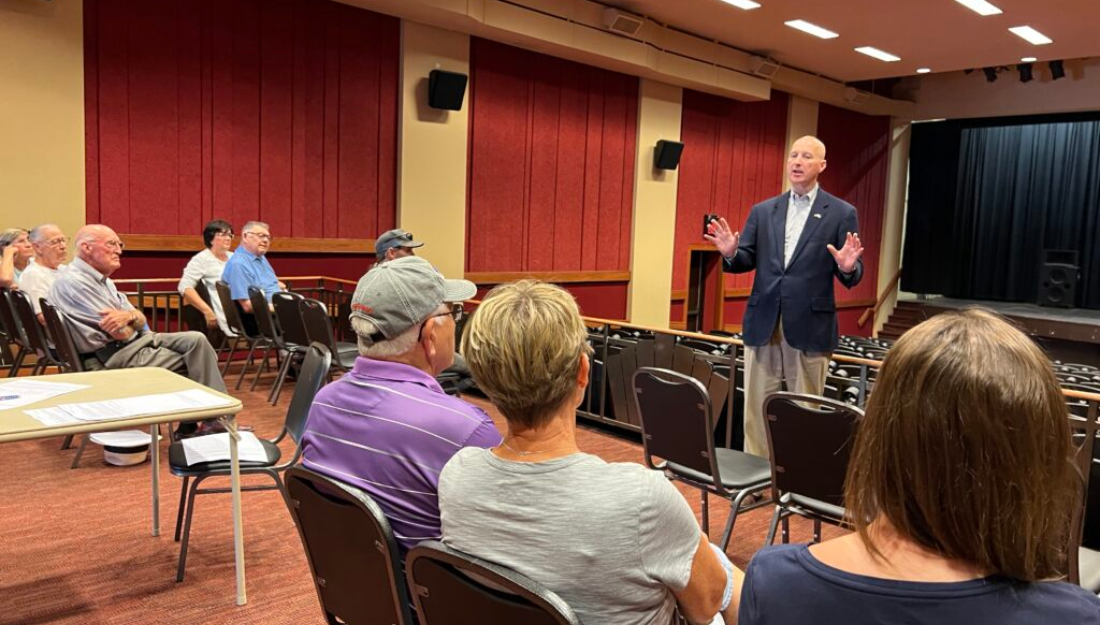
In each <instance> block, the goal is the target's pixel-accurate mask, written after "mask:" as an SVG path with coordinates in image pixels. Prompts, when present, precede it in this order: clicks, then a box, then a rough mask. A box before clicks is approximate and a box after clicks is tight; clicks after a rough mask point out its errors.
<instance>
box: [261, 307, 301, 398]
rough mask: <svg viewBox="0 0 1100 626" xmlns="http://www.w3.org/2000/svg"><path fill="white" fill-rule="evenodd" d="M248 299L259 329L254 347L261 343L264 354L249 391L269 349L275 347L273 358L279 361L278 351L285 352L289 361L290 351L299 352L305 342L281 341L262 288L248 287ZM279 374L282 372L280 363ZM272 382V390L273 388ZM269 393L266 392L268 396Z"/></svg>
mask: <svg viewBox="0 0 1100 626" xmlns="http://www.w3.org/2000/svg"><path fill="white" fill-rule="evenodd" d="M248 300H249V302H251V303H252V316H253V317H254V318H255V319H256V328H258V329H259V331H260V341H259V342H257V344H256V347H257V348H259V347H260V346H261V345H262V346H263V349H264V354H263V356H262V357H260V367H259V368H258V369H257V370H256V377H255V378H253V379H252V387H250V388H249V391H256V383H258V382H260V376H262V375H263V373H264V370H266V369H267V362H268V357H269V356H270V354H271V349H272V348H275V360H276V362H278V361H279V353H280V351H282V352H286V353H287V357H288V358H287V359H286V360H287V361H290V358H289V357H290V352H291V351H293V352H301V351H303V350H304V349H305V344H303V345H301V346H298V345H293V346H291V345H288V344H287V343H286V342H284V341H283V334H282V332H280V331H279V325H278V324H277V323H276V322H275V317H274V316H273V315H272V314H271V307H270V305H268V303H267V297H265V296H264V292H263V289H260V288H259V287H249V288H248ZM278 372H279V374H281V373H282V372H283V368H282V364H281V363H280V366H279V369H278ZM275 382H276V383H278V382H279V376H278V375H276V377H275ZM274 388H275V387H274V384H273V385H272V390H274ZM270 397H271V394H268V398H270Z"/></svg>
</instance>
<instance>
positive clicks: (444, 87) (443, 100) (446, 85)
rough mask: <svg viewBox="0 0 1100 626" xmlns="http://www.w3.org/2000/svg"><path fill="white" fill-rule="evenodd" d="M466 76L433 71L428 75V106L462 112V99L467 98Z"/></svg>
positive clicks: (444, 71)
mask: <svg viewBox="0 0 1100 626" xmlns="http://www.w3.org/2000/svg"><path fill="white" fill-rule="evenodd" d="M466 80H467V77H466V75H465V74H460V73H458V72H448V71H446V70H432V71H431V73H429V74H428V106H430V107H432V108H433V109H446V110H448V111H460V110H462V99H463V98H464V97H465V96H466Z"/></svg>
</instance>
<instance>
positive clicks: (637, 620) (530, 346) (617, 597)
mask: <svg viewBox="0 0 1100 626" xmlns="http://www.w3.org/2000/svg"><path fill="white" fill-rule="evenodd" d="M586 338H587V330H586V329H585V326H584V322H583V321H582V320H581V317H580V313H579V311H578V310H577V303H576V302H575V301H574V300H573V297H572V296H570V295H569V294H568V293H567V292H566V291H565V290H563V289H562V288H560V287H556V286H554V285H549V284H546V283H541V282H538V281H531V280H524V281H519V282H517V283H511V284H507V285H501V286H499V287H497V288H495V289H493V291H491V292H490V293H489V295H488V296H487V297H486V298H485V300H484V301H483V302H482V303H481V306H479V307H478V310H477V312H476V313H474V316H473V318H471V319H470V322H469V323H468V324H467V325H466V331H465V334H464V336H463V340H462V348H463V351H464V352H465V354H466V359H467V361H469V363H470V369H471V370H472V371H473V373H474V378H475V379H476V380H477V383H478V386H479V387H480V388H481V390H482V391H484V392H485V393H486V394H487V395H488V396H489V398H490V399H491V400H492V401H493V404H495V405H496V406H497V408H499V409H500V412H501V413H503V414H504V417H505V419H507V421H508V432H507V434H506V435H505V437H504V442H503V443H502V444H501V445H500V446H499V447H496V448H493V449H492V450H476V449H472V448H467V449H465V450H461V451H459V452H458V453H457V454H455V455H454V458H452V459H451V461H450V462H449V463H447V466H446V467H445V468H443V473H442V474H440V476H439V508H440V511H441V512H442V520H443V542H444V543H446V544H447V545H449V546H451V547H453V548H455V549H457V550H461V551H463V552H466V553H469V554H472V555H474V556H477V557H480V558H483V559H486V560H488V561H492V562H494V563H500V564H501V565H505V566H507V567H510V568H512V569H515V570H517V571H518V572H520V573H522V574H525V575H527V576H529V577H531V578H533V579H535V580H536V581H538V582H540V583H542V584H543V585H545V586H546V587H547V588H549V589H550V590H551V591H553V592H555V593H557V594H558V595H559V596H561V597H562V599H563V600H565V601H566V602H567V603H569V605H570V606H571V607H572V608H573V610H574V611H576V612H577V616H578V617H579V618H580V621H581V623H583V624H672V623H674V622H672V621H671V620H672V619H673V618H674V617H675V613H676V608H677V607H679V609H680V612H681V613H682V614H683V616H684V617H686V618H687V619H688V621H689V622H692V623H704V624H705V623H707V622H710V621H711V620H712V619H713V618H714V617H715V615H716V613H717V612H718V611H719V610H725V609H726V608H727V606H731V608H733V610H732V611H730V612H729V613H728V615H729V616H730V617H734V618H736V615H737V611H736V608H734V607H733V606H732V605H731V604H730V603H731V601H732V600H733V590H734V588H735V580H734V577H735V576H736V575H737V572H736V571H735V570H734V569H733V566H732V565H731V564H730V563H729V560H728V559H727V558H726V556H725V555H724V554H723V553H722V552H721V550H719V549H718V548H717V547H715V546H713V545H711V544H710V542H709V541H708V540H707V537H706V535H704V534H703V532H702V531H701V530H700V529H699V524H698V523H697V522H696V521H695V515H694V514H693V513H692V511H691V507H689V506H688V503H687V502H686V501H685V500H684V497H683V496H681V495H680V493H679V492H678V491H677V490H676V488H675V487H673V486H672V485H671V484H670V483H669V481H668V479H666V478H665V477H664V476H663V475H662V474H661V473H660V472H656V471H653V470H649V469H646V468H644V467H642V466H641V465H638V464H637V463H607V462H605V461H603V460H602V459H600V458H599V457H596V456H593V455H591V454H585V453H584V452H581V451H580V449H579V448H578V447H577V414H576V410H577V405H578V404H580V402H581V399H582V398H583V397H584V391H585V387H587V385H588V372H589V361H588V358H589V354H590V352H591V349H590V348H589V347H588V345H587V344H586V342H585V340H586Z"/></svg>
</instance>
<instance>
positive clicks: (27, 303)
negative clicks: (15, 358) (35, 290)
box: [8, 289, 65, 376]
mask: <svg viewBox="0 0 1100 626" xmlns="http://www.w3.org/2000/svg"><path fill="white" fill-rule="evenodd" d="M8 297H9V298H11V304H12V308H14V309H15V316H16V319H18V320H19V324H20V325H22V327H23V335H24V336H25V337H26V338H27V348H28V349H29V350H30V351H32V352H34V356H35V362H34V368H33V369H31V376H37V375H39V374H43V373H45V372H46V368H47V367H56V368H57V369H58V371H61V370H63V369H65V364H64V363H63V362H61V361H60V360H59V359H56V358H54V352H53V350H51V349H50V342H49V341H48V340H47V339H46V332H45V329H44V328H42V324H40V323H38V315H36V314H35V312H34V306H32V305H31V298H30V296H28V295H27V294H26V293H25V292H22V291H19V290H18V289H17V290H15V291H11V292H9V293H8Z"/></svg>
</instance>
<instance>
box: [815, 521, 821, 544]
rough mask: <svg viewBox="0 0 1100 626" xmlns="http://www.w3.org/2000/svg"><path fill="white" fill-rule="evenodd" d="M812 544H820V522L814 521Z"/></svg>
mask: <svg viewBox="0 0 1100 626" xmlns="http://www.w3.org/2000/svg"><path fill="white" fill-rule="evenodd" d="M814 543H821V520H819V519H815V520H814Z"/></svg>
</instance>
